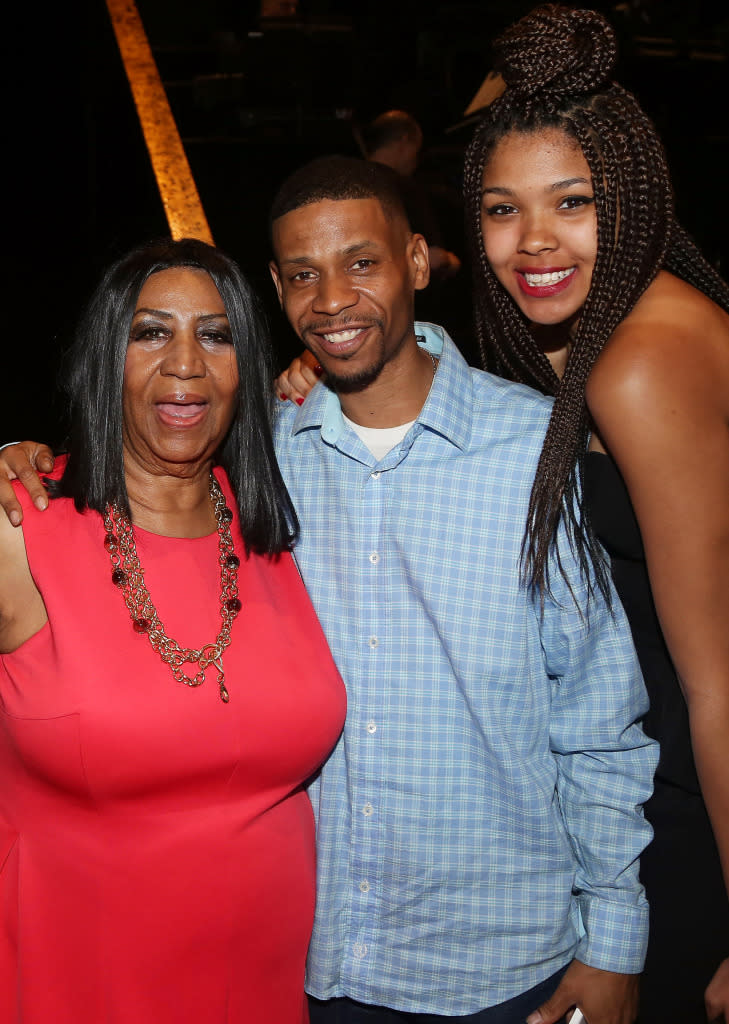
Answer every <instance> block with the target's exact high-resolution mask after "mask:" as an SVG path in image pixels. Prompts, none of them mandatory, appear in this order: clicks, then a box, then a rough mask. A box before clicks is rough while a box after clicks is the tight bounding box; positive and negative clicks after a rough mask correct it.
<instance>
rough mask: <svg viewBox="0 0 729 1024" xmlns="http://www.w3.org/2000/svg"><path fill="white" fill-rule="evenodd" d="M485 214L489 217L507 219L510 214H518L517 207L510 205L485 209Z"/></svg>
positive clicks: (502, 204)
mask: <svg viewBox="0 0 729 1024" xmlns="http://www.w3.org/2000/svg"><path fill="white" fill-rule="evenodd" d="M484 213H485V214H486V216H487V217H505V216H507V215H508V214H510V213H516V207H515V206H510V205H509V203H496V205H495V206H486V207H484Z"/></svg>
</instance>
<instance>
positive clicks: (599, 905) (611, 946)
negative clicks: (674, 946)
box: [575, 895, 648, 974]
mask: <svg viewBox="0 0 729 1024" xmlns="http://www.w3.org/2000/svg"><path fill="white" fill-rule="evenodd" d="M577 902H578V904H579V908H580V913H581V915H582V924H583V926H584V929H585V934H584V935H583V937H582V938H581V939H580V944H579V946H578V947H577V951H576V953H575V957H576V958H577V959H578V960H580V961H581V962H582V963H583V964H587V965H588V967H597V968H599V969H600V970H602V971H616V972H617V973H618V974H640V972H641V971H642V970H643V964H644V963H645V954H646V948H647V946H648V904H647V903H646V901H645V900H644V899H643V900H642V902H641V903H639V904H637V905H636V904H629V903H616V902H613V901H610V900H601V899H597V898H596V897H595V896H584V895H583V896H580V897H578V900H577Z"/></svg>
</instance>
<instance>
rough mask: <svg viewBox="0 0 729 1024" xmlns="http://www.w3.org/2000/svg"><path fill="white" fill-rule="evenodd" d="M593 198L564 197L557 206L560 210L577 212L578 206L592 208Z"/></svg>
mask: <svg viewBox="0 0 729 1024" xmlns="http://www.w3.org/2000/svg"><path fill="white" fill-rule="evenodd" d="M594 202H595V197H594V196H565V198H564V199H563V200H562V202H561V203H560V204H559V208H560V210H577V209H579V207H580V206H592V204H593V203H594Z"/></svg>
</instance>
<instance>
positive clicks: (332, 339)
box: [324, 328, 359, 345]
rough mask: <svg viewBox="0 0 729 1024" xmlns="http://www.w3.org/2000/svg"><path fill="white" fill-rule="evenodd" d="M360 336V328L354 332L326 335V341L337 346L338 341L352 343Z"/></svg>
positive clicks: (338, 332)
mask: <svg viewBox="0 0 729 1024" xmlns="http://www.w3.org/2000/svg"><path fill="white" fill-rule="evenodd" d="M358 334H359V328H357V330H354V331H336V332H335V333H334V334H325V335H324V341H328V342H329V344H330V345H335V344H336V343H337V342H338V341H339V342H341V341H351V340H352V339H353V338H356V337H357V335H358Z"/></svg>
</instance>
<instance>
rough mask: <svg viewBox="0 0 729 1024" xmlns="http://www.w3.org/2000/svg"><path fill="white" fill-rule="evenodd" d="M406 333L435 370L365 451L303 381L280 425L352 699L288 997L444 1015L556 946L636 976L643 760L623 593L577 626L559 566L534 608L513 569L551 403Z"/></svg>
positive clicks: (562, 959) (306, 544) (321, 610)
mask: <svg viewBox="0 0 729 1024" xmlns="http://www.w3.org/2000/svg"><path fill="white" fill-rule="evenodd" d="M416 332H417V333H418V334H419V335H423V336H424V339H423V341H422V343H423V344H424V345H425V347H426V348H427V349H428V350H429V351H431V352H433V353H434V354H435V355H440V356H441V361H440V364H439V368H438V372H437V374H436V376H435V379H434V382H433V387H432V389H431V392H430V395H429V397H428V399H427V401H426V403H425V405H424V407H423V409H422V411H421V413H420V416H419V417H418V420H417V421H416V423H415V424H414V425H413V427H412V428H411V429H410V430H409V431H408V434H407V436H406V437H405V439H404V440H403V441H402V443H401V444H399V445H397V446H396V448H395V449H393V450H392V451H391V452H390V453H389V454H388V455H386V456H385V458H383V459H382V460H381V461H380V462H376V461H375V459H374V458H373V456H372V455H371V454H370V452H369V451H368V450H367V448H366V447H365V446H364V444H363V443H362V442H361V441H360V440H359V438H358V437H357V436H356V435H355V434H354V432H353V431H352V430H351V429H349V428H348V427H347V426H346V425H345V423H344V421H343V419H342V415H341V409H340V406H339V401H338V399H337V398H336V396H335V395H334V394H332V393H331V392H330V391H328V390H327V389H326V388H325V387H324V386H323V385H321V384H320V385H318V386H317V387H316V388H315V389H314V391H313V392H312V393H311V395H310V396H309V398H308V399H307V401H306V402H305V404H304V405H303V406H302V407H301V408H300V409H299V408H296V407H295V406H292V404H291V403H290V402H288V403H285V405H284V406H283V407H282V410H281V415H280V417H279V420H278V423H277V431H276V434H277V451H278V456H279V461H280V463H281V468H282V470H283V474H284V477H285V479H286V482H287V484H288V487H289V489H290V491H291V495H292V498H293V500H294V503H295V505H296V508H297V510H298V513H299V515H300V517H301V527H302V530H301V540H300V543H299V545H298V547H297V549H296V556H297V559H298V562H299V565H300V568H301V572H302V574H303V577H304V580H305V582H306V586H307V588H308V590H309V593H310V595H311V598H312V600H313V602H314V606H315V608H316V610H317V613H318V615H319V618H320V619H321V622H322V625H323V626H324V630H325V632H326V635H327V638H328V640H329V644H330V646H331V649H332V652H333V654H334V658H335V659H336V662H337V665H338V666H339V669H340V671H341V673H342V676H343V678H344V681H345V683H346V687H347V694H348V714H347V724H346V726H345V730H344V734H343V736H342V738H341V739H340V741H339V743H338V745H337V747H336V749H335V750H334V752H333V754H332V755H331V757H330V758H329V760H328V761H327V762H326V764H325V766H324V768H323V769H322V772H321V776H320V778H319V779H318V780H317V781H316V782H315V783H314V784H313V786H312V788H311V797H312V801H313V804H314V809H315V813H316V816H317V836H318V899H317V912H316V923H315V927H314V935H313V938H312V942H311V947H310V952H309V962H308V976H307V989H308V991H309V992H311V994H312V995H315V996H317V997H318V998H320V999H328V998H331V997H334V996H342V995H346V996H349V997H350V998H352V999H356V1000H359V1001H361V1002H367V1003H376V1004H381V1005H385V1006H389V1007H392V1008H394V1009H399V1010H408V1011H413V1012H420V1013H435V1014H443V1015H447V1016H456V1015H465V1014H470V1013H474V1012H476V1011H477V1010H480V1009H483V1008H485V1007H487V1006H491V1005H493V1004H495V1003H499V1002H502V1001H503V1000H506V999H509V998H511V997H512V996H514V995H517V994H519V993H521V992H524V991H526V990H527V989H529V988H531V987H532V986H533V985H535V984H537V983H538V982H540V981H542V980H543V979H545V978H547V977H549V976H550V975H551V974H553V973H554V972H555V971H557V970H558V969H559V968H560V967H562V966H563V965H564V964H566V963H567V962H568V961H569V960H570V959H571V958H572V957H574V956H575V955H577V956H578V957H579V958H580V959H581V960H583V961H584V962H585V963H588V964H591V965H594V966H596V967H602V968H605V969H608V970H613V971H625V972H637V971H639V970H640V969H641V967H642V963H643V957H644V952H645V943H646V935H647V927H648V911H647V904H646V902H645V899H644V895H643V890H642V888H641V886H640V884H639V882H638V856H639V854H640V852H641V850H642V849H643V847H644V846H645V845H646V843H647V842H648V841H649V839H650V836H651V832H650V827H649V826H648V824H647V823H646V822H645V820H644V819H643V817H642V814H641V812H640V811H639V810H636V805H639V804H641V803H642V802H643V801H645V800H646V799H647V797H648V796H649V795H650V792H651V782H652V776H653V771H654V768H655V763H656V759H657V751H656V746H655V744H654V743H653V742H652V741H650V740H648V739H647V738H646V737H645V736H644V735H643V733H642V731H641V730H640V728H639V727H638V726H636V725H635V724H634V722H635V720H636V718H638V717H639V716H640V715H642V714H643V713H644V712H645V710H646V706H647V699H646V695H645V691H644V687H643V683H642V680H641V676H640V671H639V668H638V665H637V661H636V657H635V653H634V650H633V645H632V642H631V639H630V632H629V630H628V627H627V624H626V622H625V619H624V616H623V614H622V609H621V608H620V605H619V604H618V603H617V599H616V608H615V618H614V619H613V618H611V616H610V614H609V613H608V612H607V610H606V609H605V608H604V606H603V605H602V604H601V603H600V602H599V601H596V602H595V603H594V604H593V606H592V609H591V613H590V619H589V629H588V628H587V623H586V622H585V620H584V618H582V617H581V616H580V615H579V613H578V612H577V610H576V608H575V604H574V602H573V600H572V598H571V597H570V595H569V593H568V592H567V590H566V587H565V586H564V584H563V581H562V577H561V575H560V574H559V571H558V570H553V572H552V581H553V590H554V598H555V599H554V600H553V601H549V600H548V601H547V603H546V607H545V609H544V615H543V618H541V619H540V615H539V611H538V606H537V603H535V602H533V601H532V600H531V599H530V598H529V596H528V594H527V592H526V591H525V589H524V588H523V587H521V586H520V584H519V552H520V545H521V539H522V533H523V530H524V523H525V520H526V510H527V502H528V499H529V492H530V489H531V485H532V481H533V479H534V473H535V467H536V461H537V457H538V455H539V452H540V449H541V446H542V440H543V437H544V431H545V428H546V425H547V420H548V418H549V412H550V401H549V400H548V399H546V398H543V397H542V396H541V395H538V394H536V393H535V392H533V391H530V390H529V389H527V388H525V387H521V386H520V385H515V384H510V383H507V382H506V381H503V380H501V379H499V378H496V377H492V376H490V375H488V374H485V373H481V372H480V371H477V370H473V369H470V368H469V367H468V366H467V365H466V363H465V362H464V361H463V359H462V358H461V356H460V354H459V353H458V351H457V349H456V348H455V346H454V345H453V343H452V341H451V340H450V339H449V338H448V337H447V335H445V334H444V332H442V331H441V330H440V329H439V328H434V327H432V326H431V325H424V324H416ZM561 553H562V560H563V563H564V564H565V566H566V568H567V570H568V571H569V573H570V577H571V583H572V587H573V588H574V591H575V595H576V597H577V600H578V602H579V603H580V605H581V606H582V607H584V606H585V588H584V585H583V582H582V581H581V579H580V576H579V572H578V571H577V569H576V567H575V566H574V564H573V562H572V560H571V557H570V553H569V550H568V548H567V547H566V546H563V547H562V552H561Z"/></svg>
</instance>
